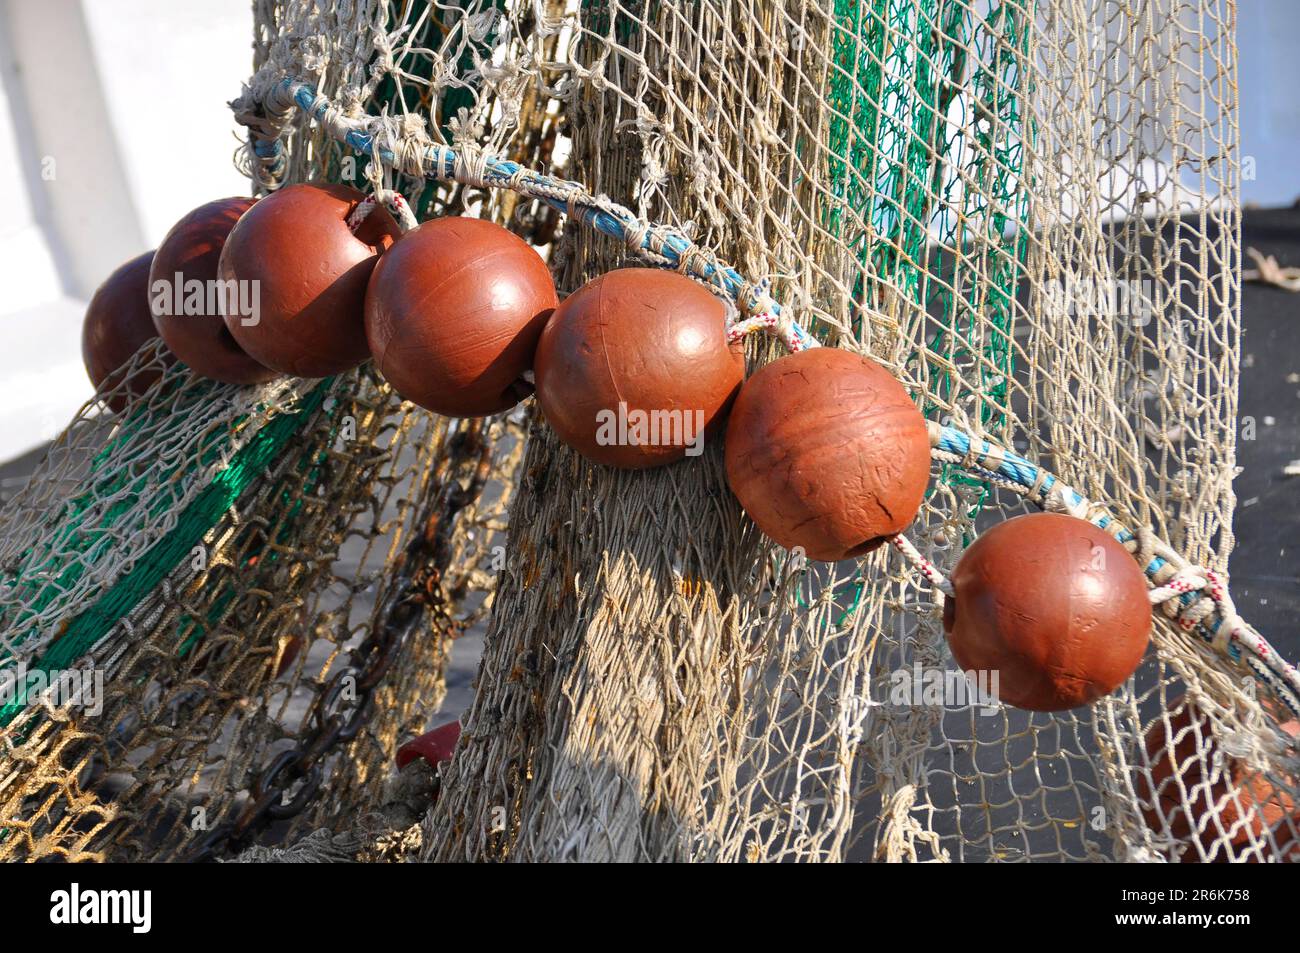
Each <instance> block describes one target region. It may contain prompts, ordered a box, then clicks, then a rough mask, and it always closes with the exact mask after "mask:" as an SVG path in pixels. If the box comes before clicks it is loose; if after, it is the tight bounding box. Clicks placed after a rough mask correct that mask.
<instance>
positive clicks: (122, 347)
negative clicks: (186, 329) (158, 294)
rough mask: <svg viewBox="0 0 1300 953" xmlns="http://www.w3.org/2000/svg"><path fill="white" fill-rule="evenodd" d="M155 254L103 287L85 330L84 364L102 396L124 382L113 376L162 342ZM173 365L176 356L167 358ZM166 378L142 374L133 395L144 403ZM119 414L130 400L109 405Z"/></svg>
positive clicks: (92, 304)
mask: <svg viewBox="0 0 1300 953" xmlns="http://www.w3.org/2000/svg"><path fill="white" fill-rule="evenodd" d="M153 257H154V253H153V252H151V251H149V252H145V253H144V254H143V255H140V256H138V257H136V258H132V259H131V260H130V261H128V262H127V263H126V264H124V265H122V266H121V267H119V268H118V269H117V270H116V271H114V272H113V273H112V274H111V275H109V276H108V279H107V280H106V281H105V282H104V283H103V284H102V285H100V286H99V288H98V290H96V292H95V294H94V296H93V297H92V298H91V299H90V305H89V306H88V307H87V308H86V317H85V319H84V320H83V322H82V325H81V359H82V361H83V362H84V363H85V365H86V374H87V375H89V377H90V382H91V383H92V384H94V385H95V389H96V390H104V389H108V390H111V389H113V388H116V387H118V386H119V385H120V384H121V383H122V380H123V376H122V375H120V374H114V373H113V372H114V371H116V370H117V369H118V368H120V367H121V366H122V365H123V364H125V363H126V362H127V361H129V360H130V359H131V357H132V355H134V354H135V352H136V351H138V350H140V348H141V347H143V346H144V344H145V342H146V341H149V340H150V339H152V338H156V337H157V336H158V332H157V331H156V330H155V329H154V326H153V318H152V317H151V316H150V314H149V266H150V264H151V263H152V261H153ZM167 360H168V362H169V363H170V361H171V356H170V355H168V356H167ZM161 375H162V371H161V370H148V371H142V372H140V373H138V374H136V375H135V376H134V377H132V378H131V381H130V383H129V384H128V389H129V391H130V393H132V394H134V395H135V396H137V397H139V396H141V395H142V394H144V392H145V391H147V390H148V389H149V388H150V387H151V386H153V383H154V381H156V380H158V378H159V377H160V376H161ZM108 403H109V406H110V407H112V409H113V410H114V411H115V412H116V413H121V412H122V411H123V410H124V409H125V408H126V403H127V401H126V396H125V395H124V394H117V395H114V396H113V397H110V398H109V400H108Z"/></svg>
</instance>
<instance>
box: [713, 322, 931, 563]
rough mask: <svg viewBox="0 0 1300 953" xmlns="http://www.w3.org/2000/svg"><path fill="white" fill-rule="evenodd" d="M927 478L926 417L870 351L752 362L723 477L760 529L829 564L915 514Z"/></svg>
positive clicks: (817, 351) (871, 544)
mask: <svg viewBox="0 0 1300 953" xmlns="http://www.w3.org/2000/svg"><path fill="white" fill-rule="evenodd" d="M929 478H930V440H929V436H928V433H927V431H926V426H925V418H923V417H922V416H921V414H920V412H919V411H918V410H917V409H916V406H915V405H914V404H913V403H912V402H911V401H910V400H909V399H908V397H907V392H906V391H905V390H903V387H902V385H901V384H899V383H898V381H897V380H895V379H894V377H893V375H891V374H890V373H889V372H888V371H886V370H885V369H884V368H883V367H881V366H880V365H879V364H876V363H875V362H874V361H870V360H867V359H866V358H864V357H861V356H859V355H857V354H853V353H851V352H849V351H843V350H839V349H837V348H828V347H825V348H812V349H810V350H807V351H799V352H796V353H794V354H789V355H786V356H785V357H782V358H780V359H778V360H775V361H773V362H772V363H771V364H768V365H766V366H764V367H762V368H760V369H759V370H758V371H757V372H756V373H755V374H754V375H753V376H752V377H750V379H749V380H747V381H746V382H745V386H744V387H743V388H741V391H740V396H739V397H737V398H736V405H735V407H733V408H732V411H731V419H730V421H729V422H728V424H727V483H728V484H729V485H730V486H731V492H732V493H734V494H735V495H736V499H738V500H740V505H741V506H743V507H744V508H745V512H746V513H748V514H749V516H750V519H752V520H753V521H754V522H755V523H757V524H758V528H759V529H761V530H762V531H763V532H764V533H766V534H767V535H768V536H769V537H771V538H772V539H773V540H775V541H776V542H778V543H780V544H781V545H782V546H784V547H786V548H787V549H794V548H795V547H801V548H802V549H803V551H804V553H805V555H806V556H807V557H808V558H809V559H820V560H825V561H827V562H832V561H834V560H837V559H847V558H850V557H853V556H860V555H862V554H863V553H866V552H869V551H871V550H872V549H875V548H876V547H877V546H879V545H880V544H881V543H882V542H884V540H885V539H886V538H888V537H890V536H893V535H894V534H896V533H898V532H900V531H902V530H903V529H904V528H905V527H906V526H907V525H908V524H909V523H911V522H912V520H913V519H915V517H916V513H917V511H918V510H919V509H920V507H921V500H922V499H923V498H924V496H925V487H926V484H927V483H928V481H929Z"/></svg>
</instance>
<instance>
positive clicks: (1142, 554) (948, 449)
mask: <svg viewBox="0 0 1300 953" xmlns="http://www.w3.org/2000/svg"><path fill="white" fill-rule="evenodd" d="M263 85H264V88H265V89H266V93H265V95H264V96H263V98H262V100H261V102H257V101H255V97H254V96H253V94H252V93H251V92H246V94H245V96H244V97H242V98H241V99H240V100H237V101H236V102H235V103H232V108H234V110H235V114H236V118H237V119H238V120H239V121H240V122H242V123H244V125H246V126H247V127H248V128H249V131H250V137H249V143H248V148H249V150H250V151H251V152H252V154H253V158H254V159H255V160H256V162H257V163H259V164H258V165H257V168H258V171H259V176H261V177H260V178H259V181H262V182H263V184H265V185H266V186H267V187H268V188H273V187H275V186H276V185H278V179H277V176H278V175H279V174H281V173H282V170H283V162H282V161H278V159H279V157H281V156H282V154H283V146H282V144H281V141H280V135H281V134H282V132H283V130H284V128H285V125H286V124H287V122H288V118H289V114H290V111H291V109H292V107H293V106H297V107H298V108H299V109H300V110H302V111H303V112H304V113H306V114H307V115H308V116H310V117H311V118H313V119H314V120H315V121H316V122H317V123H319V124H320V125H321V126H322V127H323V128H324V129H325V131H326V132H327V133H328V134H329V135H330V136H332V137H333V138H335V139H337V140H338V141H340V142H342V143H343V144H345V145H347V146H350V147H351V148H353V149H355V150H357V151H358V152H361V153H363V154H365V155H368V156H370V157H371V158H373V159H375V160H377V161H378V163H379V164H380V165H381V166H382V167H383V168H384V169H394V170H396V171H400V172H402V173H404V174H407V175H410V176H414V177H417V178H427V179H434V180H440V181H444V182H455V183H460V184H463V185H469V186H472V187H476V188H504V189H510V190H512V191H514V192H518V193H519V194H521V195H524V196H527V197H529V198H533V199H537V200H539V201H542V202H544V203H546V204H547V205H549V206H551V207H552V208H554V209H556V210H557V211H559V212H562V213H564V214H566V215H568V216H569V217H570V218H572V219H575V220H577V221H579V222H582V223H583V224H585V225H587V226H589V227H591V228H594V229H595V230H596V231H598V232H600V233H601V234H604V235H607V236H610V237H612V238H615V239H617V240H620V241H622V242H624V243H625V244H626V245H627V246H628V248H629V249H630V250H631V251H632V252H633V253H634V254H636V255H638V256H640V257H642V258H643V259H646V260H648V261H651V262H653V263H654V264H658V265H662V266H666V267H671V268H676V269H677V270H679V271H681V272H683V273H684V274H688V275H691V276H693V277H695V278H698V279H700V280H701V281H703V282H705V283H706V284H708V285H710V286H711V287H713V288H714V289H715V290H717V291H718V292H719V293H721V294H723V295H725V296H726V297H728V298H730V299H731V300H732V301H734V302H735V305H736V308H737V309H738V312H739V313H738V314H737V315H736V316H735V319H734V320H731V321H729V327H728V332H727V334H728V340H729V341H738V340H740V339H741V338H743V337H744V336H745V335H747V334H750V333H752V332H754V331H760V330H761V331H763V332H765V333H768V334H771V335H773V336H775V337H777V338H778V339H779V340H781V342H782V343H783V344H784V345H785V347H786V348H787V349H788V350H790V351H792V352H793V351H799V350H805V349H807V348H810V347H818V346H819V342H818V341H817V340H816V339H815V338H813V336H812V335H811V334H809V333H808V331H807V330H805V329H804V328H803V327H801V326H800V325H799V324H798V323H797V322H796V321H794V320H793V318H792V317H791V316H790V315H788V314H785V313H784V312H783V311H782V309H781V306H780V304H778V303H777V302H776V301H775V300H773V299H772V297H771V296H770V294H769V293H768V283H767V282H752V281H749V280H748V279H746V278H745V277H744V276H742V275H741V274H740V273H739V272H738V271H736V270H735V269H734V268H732V267H731V266H729V265H726V264H723V263H721V262H719V261H718V260H717V259H716V258H715V257H714V256H713V255H712V254H710V253H709V252H708V251H707V250H704V249H701V248H700V247H699V246H697V245H696V244H695V243H694V242H693V241H692V240H691V239H690V238H689V237H688V236H687V235H685V234H684V233H682V232H681V231H679V230H676V229H673V228H669V227H666V226H663V225H657V224H655V223H652V222H647V221H645V220H644V219H641V218H639V217H637V216H636V215H635V214H634V213H633V212H632V211H631V210H629V209H628V208H626V207H624V206H622V205H619V204H617V203H615V202H613V201H611V200H610V199H609V198H608V197H607V196H604V195H600V196H597V195H593V194H592V193H591V192H590V191H589V190H588V189H587V188H586V187H585V186H583V185H582V184H581V183H578V182H572V181H567V180H563V179H556V178H553V177H551V176H548V175H544V174H543V173H540V172H537V171H534V170H531V169H528V168H525V167H523V166H521V165H519V164H518V163H516V162H512V161H510V160H508V159H502V158H500V157H497V156H494V155H491V154H488V153H486V152H483V151H481V150H478V149H476V148H475V147H473V146H471V145H467V144H463V143H462V144H459V145H458V146H456V147H455V148H453V147H451V146H447V145H442V144H438V143H431V142H428V141H427V139H426V140H423V141H420V142H419V143H418V145H419V148H415V147H413V146H412V145H411V144H410V143H409V142H407V141H406V140H405V139H404V138H403V137H402V136H401V135H400V134H397V133H395V132H394V126H393V124H392V120H391V119H390V118H388V117H373V116H349V115H347V114H345V112H344V111H343V110H341V109H339V108H338V107H337V106H335V105H334V104H333V103H332V102H331V101H330V100H329V99H328V98H326V97H324V96H321V95H319V94H318V93H317V92H316V90H315V89H313V88H312V87H311V86H309V85H308V84H306V83H302V82H298V81H296V80H294V79H292V78H290V77H283V78H281V79H279V80H278V81H276V82H264V84H263ZM277 170H279V171H277ZM363 204H364V203H363ZM372 207H373V206H372ZM358 211H359V209H358ZM408 211H409V209H408ZM398 214H401V213H400V211H399V212H398ZM1254 257H1255V259H1256V261H1258V262H1260V264H1261V269H1262V270H1263V269H1267V268H1269V267H1270V266H1269V265H1268V263H1267V262H1266V261H1265V260H1264V259H1263V258H1262V257H1261V256H1259V255H1258V253H1255V255H1254ZM1274 270H1276V269H1274ZM1272 273H1273V272H1272V271H1270V274H1272ZM1274 277H1276V275H1275V276H1274ZM929 426H930V437H931V457H932V459H935V460H937V461H940V462H943V463H948V464H952V465H954V466H958V467H960V468H962V469H963V470H965V471H967V472H968V473H970V474H971V475H973V476H976V477H978V478H980V479H983V480H986V481H988V482H989V483H991V484H993V485H995V486H998V487H1001V488H1003V489H1007V490H1010V491H1011V492H1014V493H1017V494H1019V495H1021V496H1023V497H1025V498H1026V499H1027V500H1029V501H1030V502H1032V503H1034V504H1036V505H1038V506H1040V507H1041V508H1043V509H1045V510H1048V511H1049V512H1060V513H1068V514H1070V515H1072V516H1076V517H1078V518H1080V519H1087V520H1089V521H1090V522H1092V523H1093V524H1094V525H1096V526H1098V527H1100V528H1102V529H1104V530H1106V531H1107V532H1108V533H1110V534H1111V535H1112V536H1113V537H1114V538H1115V539H1116V540H1117V541H1119V542H1120V543H1121V544H1123V545H1124V547H1125V549H1126V550H1127V551H1128V552H1130V553H1131V554H1133V555H1134V557H1135V558H1136V559H1137V560H1138V563H1139V565H1140V566H1141V567H1142V569H1143V572H1144V573H1145V574H1146V575H1147V577H1148V579H1149V580H1150V581H1151V583H1152V586H1153V588H1152V589H1151V592H1150V599H1151V602H1152V604H1153V605H1159V606H1161V607H1162V610H1163V611H1164V612H1165V613H1166V614H1167V615H1169V616H1170V617H1171V618H1175V619H1176V620H1177V621H1178V623H1179V624H1180V626H1181V627H1182V628H1184V629H1185V630H1187V631H1189V632H1195V633H1196V634H1198V635H1199V636H1200V637H1202V638H1203V639H1205V640H1206V641H1207V642H1208V643H1209V644H1210V645H1211V646H1213V647H1214V648H1215V649H1216V650H1217V651H1218V652H1220V653H1221V654H1223V655H1225V656H1226V657H1228V658H1229V659H1231V660H1233V661H1238V662H1244V664H1246V665H1247V666H1248V667H1250V668H1251V669H1252V670H1253V671H1255V672H1257V673H1258V674H1260V675H1261V677H1263V678H1265V679H1266V680H1267V682H1268V684H1269V685H1270V686H1271V687H1273V688H1274V690H1275V691H1276V693H1277V695H1278V697H1279V698H1281V699H1282V701H1283V702H1284V703H1285V704H1286V705H1287V706H1288V707H1289V708H1291V709H1292V711H1294V712H1295V713H1296V714H1297V715H1300V673H1297V671H1296V669H1295V667H1294V666H1292V665H1291V664H1290V663H1288V662H1287V661H1286V660H1285V659H1283V658H1282V657H1281V656H1279V655H1278V654H1277V652H1276V651H1275V650H1274V649H1273V648H1272V646H1270V645H1269V644H1268V642H1267V641H1266V640H1265V639H1264V638H1263V636H1261V635H1260V634H1259V633H1258V632H1257V631H1255V629H1254V628H1252V627H1251V626H1250V625H1249V624H1247V623H1246V622H1245V621H1244V620H1243V619H1242V618H1241V617H1240V616H1239V615H1238V614H1237V611H1236V608H1235V606H1234V604H1233V602H1232V599H1231V597H1230V596H1229V594H1228V588H1227V585H1226V581H1225V580H1224V579H1223V577H1222V575H1220V574H1218V573H1216V572H1214V571H1213V570H1208V569H1204V568H1202V567H1198V566H1193V565H1191V564H1190V563H1188V562H1187V561H1186V560H1185V559H1183V557H1181V556H1180V555H1179V554H1177V553H1176V552H1174V551H1173V549H1172V548H1171V547H1169V546H1168V545H1167V544H1165V543H1163V542H1161V541H1159V540H1157V539H1155V537H1154V534H1153V532H1152V531H1151V530H1149V529H1142V530H1139V531H1138V532H1137V533H1134V532H1132V531H1130V530H1129V529H1127V528H1126V527H1124V526H1123V525H1122V524H1120V523H1119V522H1118V521H1117V520H1116V519H1115V518H1114V517H1113V516H1111V515H1110V514H1109V512H1108V511H1107V510H1106V509H1105V508H1104V507H1102V506H1100V505H1097V504H1094V503H1092V502H1091V501H1089V500H1087V499H1086V498H1085V497H1084V496H1082V495H1081V494H1080V493H1078V492H1077V491H1076V490H1074V489H1073V488H1071V487H1069V486H1067V485H1066V484H1064V483H1062V482H1061V481H1060V480H1058V479H1057V478H1056V477H1055V476H1054V475H1052V474H1051V473H1049V472H1047V471H1046V470H1043V469H1042V468H1040V467H1039V466H1038V465H1037V464H1035V463H1033V462H1032V461H1030V460H1027V459H1025V458H1023V457H1020V456H1018V455H1017V454H1015V453H1013V452H1011V451H1010V450H1007V449H1005V448H1003V447H999V446H997V445H996V444H993V443H990V442H989V441H987V440H983V439H981V438H979V437H976V436H975V435H973V434H971V433H969V432H967V431H965V430H961V429H958V428H955V427H951V426H946V425H941V424H938V423H934V422H931V423H930V425H929ZM891 543H892V544H893V546H894V548H895V549H897V550H898V551H899V553H900V554H902V556H903V557H904V558H905V559H907V560H908V562H910V563H911V564H912V565H914V566H915V567H916V568H917V569H918V570H919V571H920V572H921V574H922V575H924V576H925V577H926V578H927V579H928V580H930V582H931V583H932V584H933V585H934V586H935V587H936V588H937V589H938V590H939V591H940V592H942V593H944V594H945V595H946V596H950V595H952V585H951V583H950V582H949V581H948V580H947V579H946V578H945V577H944V576H943V574H942V572H940V570H939V569H938V568H937V567H936V566H935V565H934V564H933V563H931V562H930V561H929V560H927V559H925V557H923V556H922V555H921V553H920V552H919V551H918V550H917V549H916V547H915V546H914V545H912V543H911V542H909V541H908V540H907V539H906V538H905V537H903V536H902V535H899V536H896V537H894V538H892V539H891ZM1243 652H1244V653H1246V655H1245V656H1244V657H1243Z"/></svg>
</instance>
